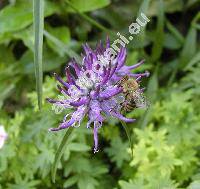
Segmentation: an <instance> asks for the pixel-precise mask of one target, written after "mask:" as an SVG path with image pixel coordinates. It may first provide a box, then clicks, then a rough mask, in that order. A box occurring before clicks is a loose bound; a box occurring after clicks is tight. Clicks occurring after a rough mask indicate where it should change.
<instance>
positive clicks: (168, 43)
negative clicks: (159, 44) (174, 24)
mask: <svg viewBox="0 0 200 189" xmlns="http://www.w3.org/2000/svg"><path fill="white" fill-rule="evenodd" d="M163 45H164V47H166V48H168V49H171V50H176V49H180V48H181V45H182V44H181V43H180V41H179V40H177V38H176V37H174V35H172V34H171V33H166V34H165V37H164V44H163Z"/></svg>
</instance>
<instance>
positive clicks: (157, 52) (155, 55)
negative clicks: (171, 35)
mask: <svg viewBox="0 0 200 189" xmlns="http://www.w3.org/2000/svg"><path fill="white" fill-rule="evenodd" d="M157 10H158V16H157V19H158V21H157V29H156V32H155V40H154V44H153V48H152V61H153V62H154V61H156V60H158V59H159V58H160V56H161V54H162V49H163V43H164V19H165V18H164V5H163V0H159V3H158V7H157Z"/></svg>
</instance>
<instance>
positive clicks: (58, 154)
mask: <svg viewBox="0 0 200 189" xmlns="http://www.w3.org/2000/svg"><path fill="white" fill-rule="evenodd" d="M72 131H73V128H71V127H69V128H68V129H67V131H66V133H65V135H64V137H63V139H62V141H61V143H60V145H59V148H58V150H57V152H56V155H55V159H54V163H53V166H52V181H53V183H55V177H56V172H57V167H58V163H59V161H60V159H61V157H62V155H63V153H64V150H65V148H66V146H67V144H68V141H69V136H70V135H71V133H72Z"/></svg>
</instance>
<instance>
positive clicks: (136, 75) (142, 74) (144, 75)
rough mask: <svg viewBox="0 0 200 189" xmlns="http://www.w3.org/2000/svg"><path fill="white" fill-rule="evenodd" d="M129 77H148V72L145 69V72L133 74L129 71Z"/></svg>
mask: <svg viewBox="0 0 200 189" xmlns="http://www.w3.org/2000/svg"><path fill="white" fill-rule="evenodd" d="M128 75H129V76H131V77H136V78H137V77H140V76H141V77H149V75H150V73H149V72H148V71H146V72H145V73H139V74H133V73H129V74H128Z"/></svg>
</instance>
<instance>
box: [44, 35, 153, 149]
mask: <svg viewBox="0 0 200 189" xmlns="http://www.w3.org/2000/svg"><path fill="white" fill-rule="evenodd" d="M83 48H84V51H85V54H84V57H83V60H82V65H80V64H78V63H77V62H76V61H75V60H74V59H72V60H71V61H70V62H69V64H68V66H67V67H66V77H67V81H64V80H63V79H62V78H61V77H59V76H58V75H57V74H54V76H55V78H56V79H57V80H58V82H59V83H60V84H61V86H60V85H58V89H59V90H60V92H61V93H62V94H64V96H65V98H64V99H63V100H53V99H49V98H48V99H47V100H48V102H50V103H53V104H54V105H56V106H58V107H62V108H72V109H73V110H74V111H73V112H72V113H70V114H67V115H66V116H65V118H64V120H63V122H62V123H61V124H60V125H59V127H58V128H51V129H50V131H59V130H62V129H66V128H68V127H79V126H80V124H81V122H82V120H83V118H84V117H87V118H88V122H87V128H90V127H91V124H93V126H92V127H93V134H94V153H95V152H98V129H99V128H100V127H101V126H102V123H103V121H104V120H105V119H106V117H109V116H111V117H115V118H117V119H120V120H123V121H124V122H133V121H134V120H135V119H130V118H126V117H124V116H123V115H122V114H121V113H120V111H121V105H120V103H121V102H120V101H119V100H118V99H119V98H117V97H119V95H120V94H121V93H122V88H121V87H119V86H117V85H116V82H118V81H119V80H120V79H121V78H122V77H123V76H124V75H129V76H130V77H134V78H135V79H136V80H140V79H141V77H144V76H146V77H147V76H148V75H149V73H148V72H145V73H139V74H133V73H132V70H133V69H135V68H137V67H139V66H140V65H141V64H142V63H143V61H141V62H139V63H137V64H135V65H133V66H126V65H125V61H126V49H125V48H124V47H121V49H120V52H118V53H117V56H116V57H115V58H114V59H111V58H110V59H107V60H108V62H107V64H105V63H102V62H101V60H100V61H99V57H100V56H104V55H105V52H106V50H108V49H109V48H110V42H109V39H107V42H106V47H103V45H102V43H101V42H100V43H99V44H98V45H97V47H96V50H92V49H91V48H90V47H89V46H88V45H87V44H86V45H84V46H83Z"/></svg>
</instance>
